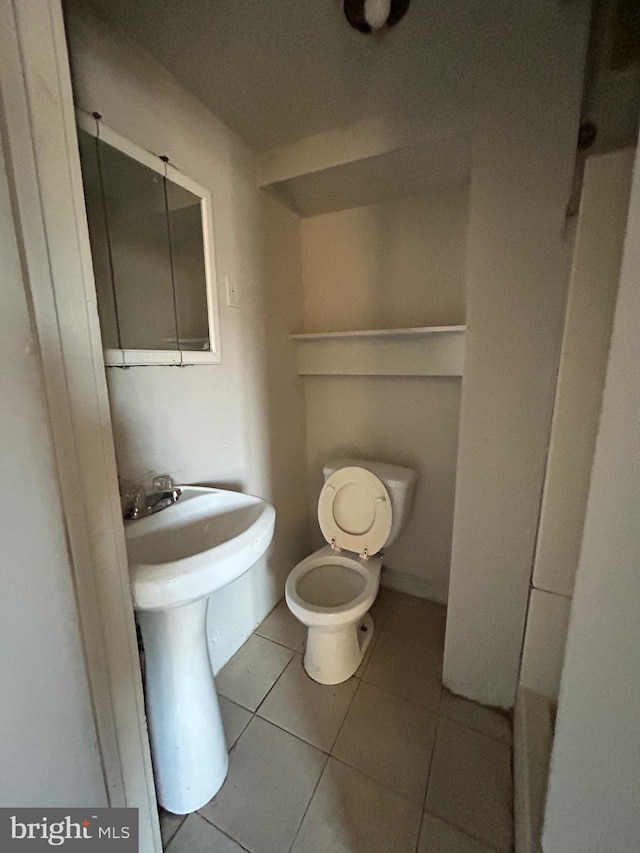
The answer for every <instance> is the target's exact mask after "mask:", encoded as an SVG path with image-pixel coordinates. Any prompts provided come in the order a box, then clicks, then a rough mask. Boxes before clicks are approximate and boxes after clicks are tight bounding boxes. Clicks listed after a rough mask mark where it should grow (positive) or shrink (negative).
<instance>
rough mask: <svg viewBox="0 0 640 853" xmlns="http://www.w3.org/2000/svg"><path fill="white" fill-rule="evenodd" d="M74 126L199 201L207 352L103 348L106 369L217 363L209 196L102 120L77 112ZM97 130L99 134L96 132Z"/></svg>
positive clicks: (219, 347) (207, 191) (217, 343)
mask: <svg viewBox="0 0 640 853" xmlns="http://www.w3.org/2000/svg"><path fill="white" fill-rule="evenodd" d="M76 125H77V127H78V129H79V130H83V131H85V133H88V134H89V135H90V136H93V137H94V138H98V139H100V140H101V141H102V142H105V143H106V144H107V145H111V147H112V148H116V149H118V151H121V152H122V153H123V154H126V155H127V157H131V158H132V159H133V160H137V161H138V162H139V163H142V164H143V165H144V166H147V167H148V168H149V169H152V170H153V171H154V172H157V173H158V174H159V175H162V176H163V177H165V176H166V178H167V179H168V180H170V181H172V182H173V183H174V184H178V186H181V187H183V188H184V189H186V190H189V192H191V193H193V194H194V195H196V196H198V198H199V199H200V212H201V217H202V244H203V246H204V268H205V278H206V289H207V316H208V323H209V347H210V348H209V350H203V351H197V350H144V349H103V353H104V363H105V367H139V366H148V365H178V366H181V365H187V364H220V362H221V361H222V353H221V346H220V324H219V318H218V288H217V280H216V268H215V252H214V236H213V206H212V203H211V193H210V192H209V190H207V189H205V187H203V186H201V185H200V184H198V183H197V182H196V181H194V180H193V179H192V178H189V177H187V176H186V175H185V174H183V173H182V172H180V171H179V170H178V169H176V167H175V166H173V165H172V164H171V163H168V162H165V161H164V160H161V159H160V156H159V155H157V154H152V153H151V152H150V151H147V150H145V149H144V148H141V147H140V146H139V145H136V144H135V143H134V142H130V141H129V140H128V139H125V138H124V137H123V136H120V134H119V133H116V132H115V131H114V130H111V128H109V127H108V126H107V125H105V123H104V122H103V121H102V119H96V118H94V117H93V116H92V115H90V114H89V113H86V112H85V111H84V110H78V109H77V110H76ZM98 127H99V131H98Z"/></svg>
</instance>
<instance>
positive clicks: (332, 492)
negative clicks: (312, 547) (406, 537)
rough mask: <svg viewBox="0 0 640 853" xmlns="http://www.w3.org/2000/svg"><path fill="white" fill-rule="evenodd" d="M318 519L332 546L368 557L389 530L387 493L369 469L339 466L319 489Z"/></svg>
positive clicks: (389, 503) (323, 533)
mask: <svg viewBox="0 0 640 853" xmlns="http://www.w3.org/2000/svg"><path fill="white" fill-rule="evenodd" d="M318 521H319V522H320V529H321V530H322V535H323V536H324V538H325V539H326V540H327V542H329V544H330V545H331V547H332V548H336V549H345V550H347V551H353V552H354V553H356V554H359V555H360V556H362V557H368V556H372V555H373V554H377V553H378V551H380V549H381V548H382V547H383V546H384V544H385V543H386V541H387V539H388V538H389V533H390V532H391V523H392V512H391V500H390V498H389V493H388V492H387V489H386V487H385V485H384V483H383V482H382V481H381V480H379V479H378V477H376V475H375V474H372V473H371V471H367V470H366V469H365V468H358V467H356V466H349V467H347V468H340V469H339V470H338V471H336V472H335V473H333V474H332V475H331V476H330V477H329V479H328V480H327V481H326V483H325V484H324V486H323V488H322V491H321V492H320V498H319V500H318Z"/></svg>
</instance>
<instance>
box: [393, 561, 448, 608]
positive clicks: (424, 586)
mask: <svg viewBox="0 0 640 853" xmlns="http://www.w3.org/2000/svg"><path fill="white" fill-rule="evenodd" d="M380 583H381V584H382V586H388V587H390V588H391V589H397V590H398V592H406V593H407V594H408V595H415V596H416V597H417V598H428V599H429V601H436V602H437V603H438V604H446V603H447V593H448V589H447V586H446V584H443V583H438V582H436V581H430V580H427V579H425V578H419V577H416V575H410V574H407V573H406V572H399V571H398V570H397V569H390V568H388V567H387V566H384V567H383V569H382V577H381V578H380Z"/></svg>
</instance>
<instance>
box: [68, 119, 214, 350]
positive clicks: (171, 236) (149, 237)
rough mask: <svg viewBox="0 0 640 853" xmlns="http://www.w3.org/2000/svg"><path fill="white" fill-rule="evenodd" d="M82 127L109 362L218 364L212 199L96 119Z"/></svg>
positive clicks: (100, 311)
mask: <svg viewBox="0 0 640 853" xmlns="http://www.w3.org/2000/svg"><path fill="white" fill-rule="evenodd" d="M77 124H78V143H79V148H80V162H81V167H82V178H83V184H84V194H85V204H86V210H87V220H88V225H89V239H90V243H91V254H92V261H93V271H94V277H95V283H96V294H97V300H98V314H99V317H100V329H101V332H102V342H103V347H104V357H105V364H106V365H107V366H111V367H113V366H119V367H127V366H133V365H152V364H156V365H157V364H178V365H184V364H201V363H212V362H213V363H215V362H219V361H220V339H219V332H218V316H217V295H216V285H215V268H214V247H213V227H212V207H211V195H210V193H209V192H208V190H206V189H204V187H202V186H200V185H199V184H197V183H196V182H195V181H193V180H191V179H190V178H188V177H186V176H185V175H183V174H182V173H181V172H180V171H178V169H176V168H174V167H173V166H172V165H171V164H170V163H169V162H167V159H166V158H162V157H159V156H156V155H155V154H152V153H150V152H148V151H145V150H144V149H143V148H140V147H138V146H137V145H134V144H133V143H131V142H129V141H128V140H126V139H124V138H123V137H121V136H119V135H118V134H117V133H115V132H114V131H112V130H110V129H109V128H108V127H106V126H105V125H104V123H103V122H102V121H101V120H100V119H99V118H97V117H96V116H90V115H88V114H86V113H82V112H81V113H78V115H77Z"/></svg>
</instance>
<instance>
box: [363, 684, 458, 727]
mask: <svg viewBox="0 0 640 853" xmlns="http://www.w3.org/2000/svg"><path fill="white" fill-rule="evenodd" d="M360 681H363V682H364V683H365V684H368V685H369V687H375V688H376V690H380V691H381V692H382V693H386V694H387V696H393V697H394V698H396V699H401V700H402V701H403V702H407V703H408V704H409V705H414V706H415V707H416V708H420V710H422V711H427V712H428V713H429V714H434V715H435V716H436V717H439V716H440V712H439V711H434V710H433V708H429V707H428V706H427V705H422V704H421V703H420V702H416V700H415V699H409V697H407V696H402V694H400V693H395V692H394V691H393V690H389V688H388V687H380V685H379V684H375V683H374V682H373V681H367V680H366V679H365V678H361V679H360ZM439 683H440V691H442V682H439ZM439 705H440V703H438V706H439ZM447 719H449V718H448V717H447Z"/></svg>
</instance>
